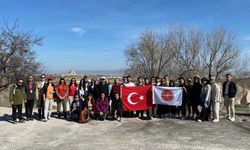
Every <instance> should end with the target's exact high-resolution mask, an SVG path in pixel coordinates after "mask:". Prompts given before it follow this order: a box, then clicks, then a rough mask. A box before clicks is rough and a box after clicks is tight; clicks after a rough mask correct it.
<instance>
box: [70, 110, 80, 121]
mask: <svg viewBox="0 0 250 150" xmlns="http://www.w3.org/2000/svg"><path fill="white" fill-rule="evenodd" d="M80 113H81V110H79V109H75V110H74V111H71V119H72V120H73V121H76V122H79V119H80Z"/></svg>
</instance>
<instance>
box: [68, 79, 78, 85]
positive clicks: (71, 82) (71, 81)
mask: <svg viewBox="0 0 250 150" xmlns="http://www.w3.org/2000/svg"><path fill="white" fill-rule="evenodd" d="M73 80H75V86H77V83H76V78H71V80H70V84H69V86H71V85H72V84H73Z"/></svg>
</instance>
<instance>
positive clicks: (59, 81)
mask: <svg viewBox="0 0 250 150" xmlns="http://www.w3.org/2000/svg"><path fill="white" fill-rule="evenodd" d="M62 80H63V81H64V85H67V83H66V81H65V79H64V78H60V80H59V85H61V84H62V82H61V81H62Z"/></svg>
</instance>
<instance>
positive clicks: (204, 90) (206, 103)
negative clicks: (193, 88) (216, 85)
mask: <svg viewBox="0 0 250 150" xmlns="http://www.w3.org/2000/svg"><path fill="white" fill-rule="evenodd" d="M201 82H202V87H201V95H200V96H201V103H202V104H201V106H202V110H201V116H200V119H199V120H198V122H202V121H209V112H208V111H209V107H210V102H211V101H210V98H211V86H210V85H209V80H208V79H207V78H206V77H204V78H202V79H201Z"/></svg>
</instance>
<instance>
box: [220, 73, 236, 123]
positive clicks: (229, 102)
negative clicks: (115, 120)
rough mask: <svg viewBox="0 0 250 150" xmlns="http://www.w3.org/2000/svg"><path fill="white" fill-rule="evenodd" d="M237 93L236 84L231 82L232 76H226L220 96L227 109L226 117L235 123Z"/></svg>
mask: <svg viewBox="0 0 250 150" xmlns="http://www.w3.org/2000/svg"><path fill="white" fill-rule="evenodd" d="M236 93H237V88H236V84H235V83H234V82H233V81H232V75H231V74H227V75H226V81H225V82H224V83H223V90H222V94H223V97H224V101H225V104H226V108H227V117H228V119H229V120H230V121H235V108H234V103H235V96H236Z"/></svg>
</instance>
